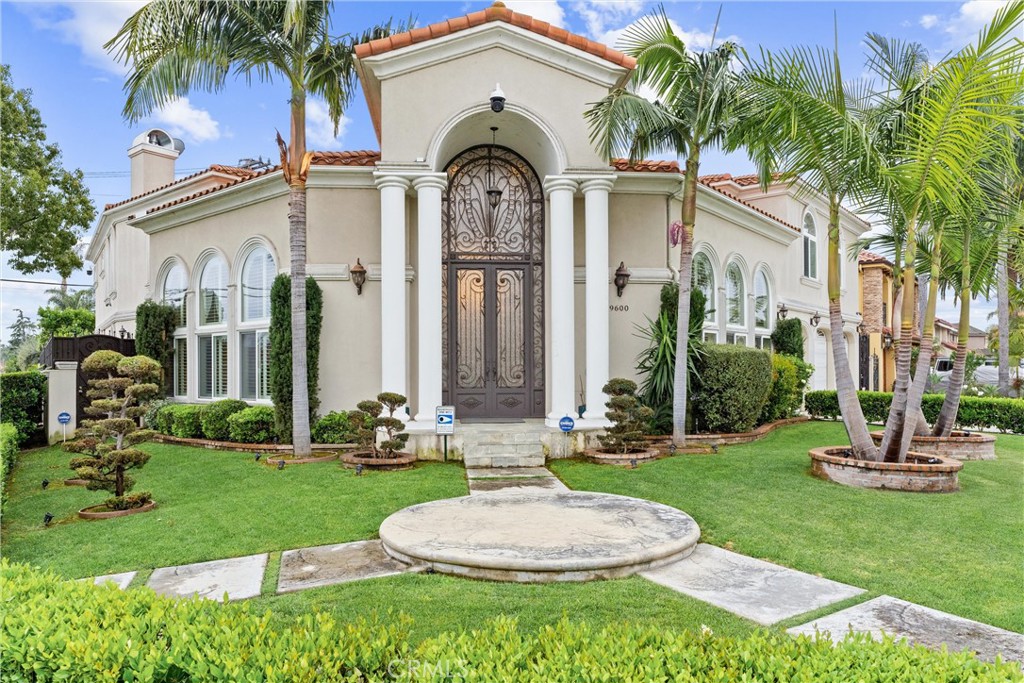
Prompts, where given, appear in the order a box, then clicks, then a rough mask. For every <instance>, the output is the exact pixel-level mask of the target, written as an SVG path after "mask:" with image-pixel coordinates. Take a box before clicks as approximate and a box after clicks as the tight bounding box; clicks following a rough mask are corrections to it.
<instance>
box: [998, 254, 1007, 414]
mask: <svg viewBox="0 0 1024 683" xmlns="http://www.w3.org/2000/svg"><path fill="white" fill-rule="evenodd" d="M1001 242H1002V244H1001V245H1000V248H999V261H998V263H997V264H996V311H997V313H996V315H997V316H998V318H999V349H998V352H997V353H998V358H999V360H998V362H999V395H1000V396H1009V395H1010V273H1009V260H1010V251H1009V249H1008V248H1007V244H1006V242H1007V236H1006V235H1005V234H1004V235H1003V238H1002V240H1001Z"/></svg>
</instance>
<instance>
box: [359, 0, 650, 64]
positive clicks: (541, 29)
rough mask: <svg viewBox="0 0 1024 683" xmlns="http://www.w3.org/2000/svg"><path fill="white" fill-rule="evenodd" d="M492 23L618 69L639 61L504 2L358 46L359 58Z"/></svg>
mask: <svg viewBox="0 0 1024 683" xmlns="http://www.w3.org/2000/svg"><path fill="white" fill-rule="evenodd" d="M492 21H503V22H505V23H507V24H512V25H513V26H518V27H519V28H523V29H526V30H527V31H531V32H533V33H536V34H538V35H541V36H544V37H546V38H550V39H551V40H554V41H557V42H559V43H563V44H565V45H568V46H569V47H574V48H576V49H577V50H582V51H583V52H586V53H588V54H592V55H594V56H595V57H599V58H601V59H604V60H607V61H609V62H612V63H613V64H616V65H618V66H623V67H626V68H627V69H632V68H633V67H635V66H636V60H635V59H633V58H632V57H630V56H628V55H624V54H622V53H621V52H619V51H617V50H613V49H612V48H610V47H608V46H607V45H604V44H602V43H598V42H595V41H593V40H590V39H589V38H585V37H583V36H580V35H577V34H575V33H569V32H568V31H566V30H565V29H561V28H558V27H557V26H552V25H551V24H549V23H548V22H546V21H541V20H540V19H534V18H533V17H531V16H529V15H527V14H522V13H521V12H513V11H512V10H510V9H508V8H507V7H505V6H504V5H503V4H502V3H500V2H495V3H494V4H493V5H492V6H490V7H488V8H487V9H484V10H480V11H479V12H472V13H470V14H467V15H465V16H462V17H456V18H454V19H446V20H445V21H439V22H437V23H436V24H430V25H429V26H422V27H419V28H414V29H412V30H411V31H406V32H405V33H397V34H395V35H393V36H388V37H387V38H379V39H377V40H371V41H370V42H368V43H361V44H359V45H356V57H358V58H359V59H364V58H366V57H372V56H374V55H379V54H383V53H385V52H390V51H391V50H397V49H399V48H403V47H407V46H409V45H413V44H415V43H422V42H424V41H427V40H431V39H433V38H440V37H441V36H447V35H450V34H452V33H458V32H459V31H465V30H466V29H468V28H472V27H474V26H480V25H481V24H486V23H489V22H492Z"/></svg>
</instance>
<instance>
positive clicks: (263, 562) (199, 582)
mask: <svg viewBox="0 0 1024 683" xmlns="http://www.w3.org/2000/svg"><path fill="white" fill-rule="evenodd" d="M266 568H267V554H266V553H263V554H262V555H249V556H247V557H233V558H231V559H228V560H214V561H212V562H199V563H197V564H186V565H182V566H180V567H162V568H160V569H156V570H154V571H153V575H152V576H150V577H149V582H148V583H147V584H146V585H148V586H149V587H150V588H152V589H153V590H154V591H156V592H157V593H160V594H161V595H169V596H172V597H188V596H192V595H199V597H201V598H210V599H212V600H221V599H223V597H224V594H225V593H227V595H228V599H229V600H241V599H243V598H253V597H256V596H257V595H259V594H260V587H261V586H262V584H263V572H264V570H266Z"/></svg>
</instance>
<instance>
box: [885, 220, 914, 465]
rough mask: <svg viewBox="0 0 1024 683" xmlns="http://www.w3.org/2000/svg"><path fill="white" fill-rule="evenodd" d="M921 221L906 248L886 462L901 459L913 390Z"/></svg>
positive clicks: (909, 232)
mask: <svg viewBox="0 0 1024 683" xmlns="http://www.w3.org/2000/svg"><path fill="white" fill-rule="evenodd" d="M916 225H917V219H916V218H913V219H908V220H907V226H906V227H907V235H906V242H905V246H904V248H903V253H904V256H903V286H902V287H901V289H902V290H903V301H902V304H901V306H900V337H899V345H898V346H897V347H896V381H895V384H894V385H893V388H892V405H891V406H890V407H889V416H888V419H886V421H885V434H884V435H883V436H882V447H881V449H880V450H881V453H882V459H883V460H887V461H893V460H896V459H897V458H898V457H899V444H900V442H901V441H902V439H903V426H904V423H905V421H906V415H907V390H908V388H909V387H910V360H911V358H910V356H911V349H912V347H913V345H914V344H913V335H914V285H915V284H916V282H917V280H916V276H915V273H914V259H915V258H916V253H915V251H916V247H917V237H916V235H915V227H916Z"/></svg>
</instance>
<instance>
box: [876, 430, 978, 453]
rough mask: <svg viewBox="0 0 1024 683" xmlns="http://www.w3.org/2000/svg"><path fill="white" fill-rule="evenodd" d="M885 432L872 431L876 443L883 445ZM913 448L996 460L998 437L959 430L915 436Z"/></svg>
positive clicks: (927, 451) (911, 445) (911, 444)
mask: <svg viewBox="0 0 1024 683" xmlns="http://www.w3.org/2000/svg"><path fill="white" fill-rule="evenodd" d="M884 434H885V432H871V439H872V440H873V441H874V442H875V445H876V446H878V445H881V443H882V436H883V435H884ZM910 448H911V450H914V451H916V452H918V453H929V454H931V455H938V456H942V457H944V458H953V459H954V460H995V459H996V437H995V436H993V435H991V434H978V433H977V432H957V431H954V432H953V433H952V434H950V436H915V437H914V439H913V441H911V443H910Z"/></svg>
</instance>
